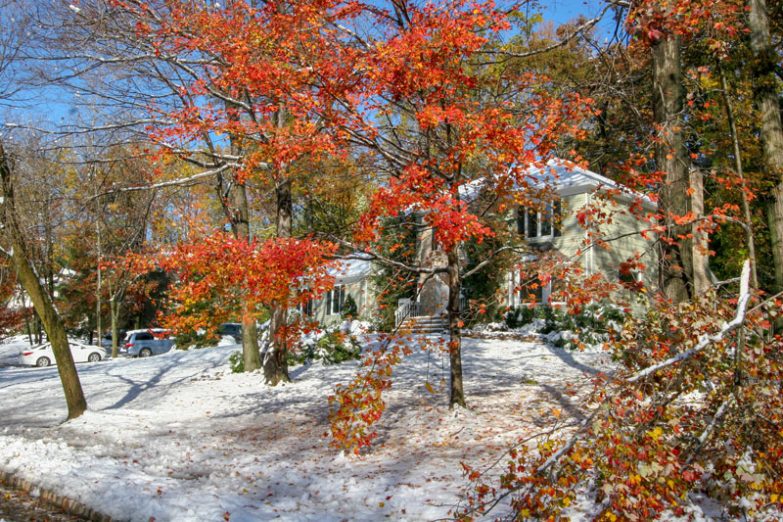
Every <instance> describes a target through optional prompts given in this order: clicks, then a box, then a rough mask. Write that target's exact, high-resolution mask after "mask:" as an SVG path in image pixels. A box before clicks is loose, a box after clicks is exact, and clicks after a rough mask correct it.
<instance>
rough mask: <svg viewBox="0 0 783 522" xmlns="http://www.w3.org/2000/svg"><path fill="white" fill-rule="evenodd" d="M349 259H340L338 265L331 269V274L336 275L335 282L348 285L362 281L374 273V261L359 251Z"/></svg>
mask: <svg viewBox="0 0 783 522" xmlns="http://www.w3.org/2000/svg"><path fill="white" fill-rule="evenodd" d="M354 255H355V256H359V257H353V258H349V259H340V260H339V261H338V262H337V266H336V267H334V268H332V269H331V270H329V273H330V275H332V276H334V278H335V283H338V284H343V285H348V284H351V283H356V282H358V281H362V280H363V279H365V278H366V277H368V276H369V275H370V274H371V273H372V262H371V260H370V259H366V258H365V257H363V254H361V253H357V254H354Z"/></svg>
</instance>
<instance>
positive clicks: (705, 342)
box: [628, 260, 750, 382]
mask: <svg viewBox="0 0 783 522" xmlns="http://www.w3.org/2000/svg"><path fill="white" fill-rule="evenodd" d="M749 300H750V261H748V260H745V263H744V264H743V265H742V276H740V295H739V300H738V302H737V314H736V315H735V316H734V319H732V320H731V321H729V322H728V323H725V324H724V325H723V327H722V328H721V329H720V330H719V331H718V332H717V333H714V334H704V335H702V336H701V338H700V339H699V342H698V343H697V344H696V346H694V347H693V348H691V349H690V350H686V351H684V352H682V353H679V354H677V355H675V356H674V357H670V358H669V359H666V360H665V361H661V362H660V363H658V364H655V365H653V366H650V367H648V368H645V369H644V370H641V371H639V372H636V373H635V374H633V375H632V376H631V377H629V378H628V382H636V381H638V380H640V379H643V378H645V377H647V376H648V375H651V374H653V373H655V372H657V371H658V370H661V369H663V368H666V367H667V366H671V365H672V364H676V363H678V362H680V361H684V360H686V359H689V358H691V357H693V356H694V355H696V354H697V353H699V352H701V351H702V350H704V349H705V348H707V347H708V346H709V345H711V344H713V343H716V342H718V341H721V340H722V339H723V338H724V337H726V334H728V333H730V332H732V331H734V330H736V329H737V328H739V327H740V326H742V324H743V323H744V322H745V315H746V311H747V308H748V301H749Z"/></svg>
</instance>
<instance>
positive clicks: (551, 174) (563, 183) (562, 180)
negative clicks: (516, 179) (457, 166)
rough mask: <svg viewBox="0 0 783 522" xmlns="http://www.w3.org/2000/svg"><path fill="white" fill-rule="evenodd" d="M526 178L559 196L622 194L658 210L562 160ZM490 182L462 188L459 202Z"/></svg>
mask: <svg viewBox="0 0 783 522" xmlns="http://www.w3.org/2000/svg"><path fill="white" fill-rule="evenodd" d="M526 174H527V175H528V176H530V177H531V178H533V179H536V180H538V184H539V185H541V186H538V187H534V188H542V186H544V185H552V186H554V188H555V191H556V192H557V193H558V194H559V195H560V196H571V195H574V194H583V193H585V192H592V191H593V190H595V189H596V188H598V187H604V188H609V189H615V190H619V191H621V192H622V193H623V194H624V195H625V196H626V197H627V198H629V199H637V198H638V199H641V200H642V202H643V203H644V205H645V206H647V207H649V208H655V206H656V204H655V202H653V201H652V200H651V199H650V198H649V197H647V196H645V195H644V194H642V193H640V192H637V191H635V190H633V189H631V188H629V187H626V186H625V185H622V184H620V183H617V182H616V181H613V180H611V179H609V178H607V177H605V176H602V175H600V174H598V173H596V172H593V171H590V170H587V169H584V168H582V167H580V166H579V165H577V164H576V163H574V162H572V161H568V160H564V159H560V158H552V159H550V160H549V161H547V163H546V165H545V166H543V167H535V166H531V167H529V168H528V169H527V172H526ZM486 184H487V179H486V178H480V179H476V180H473V181H470V182H468V183H465V184H463V185H460V187H459V194H460V199H462V200H463V201H466V202H469V203H470V202H473V201H475V199H476V198H477V197H478V195H479V194H480V193H481V191H482V189H483V188H484V187H485V186H486Z"/></svg>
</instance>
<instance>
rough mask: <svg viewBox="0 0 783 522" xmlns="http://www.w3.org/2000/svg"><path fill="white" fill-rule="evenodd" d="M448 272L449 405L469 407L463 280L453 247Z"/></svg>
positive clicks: (456, 252) (456, 249) (456, 251)
mask: <svg viewBox="0 0 783 522" xmlns="http://www.w3.org/2000/svg"><path fill="white" fill-rule="evenodd" d="M447 273H448V276H449V304H448V308H447V311H448V316H449V363H450V364H449V366H450V368H451V374H450V379H449V407H450V408H453V407H454V406H462V407H463V408H466V407H467V404H466V403H465V390H464V389H463V387H462V332H461V331H460V309H459V302H460V292H461V290H462V281H461V280H460V265H459V250H458V247H456V246H455V247H454V248H452V249H451V250H450V251H449V253H448V265H447Z"/></svg>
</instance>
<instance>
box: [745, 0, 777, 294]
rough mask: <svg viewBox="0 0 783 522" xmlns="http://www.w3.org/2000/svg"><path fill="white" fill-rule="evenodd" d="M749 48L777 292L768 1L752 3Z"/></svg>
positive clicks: (772, 63) (773, 85)
mask: <svg viewBox="0 0 783 522" xmlns="http://www.w3.org/2000/svg"><path fill="white" fill-rule="evenodd" d="M748 27H749V29H750V46H751V49H752V50H753V58H754V59H753V63H752V68H753V97H754V100H755V103H756V107H757V110H758V112H759V114H758V120H759V126H760V128H761V143H762V148H763V151H764V164H765V166H766V168H767V176H768V179H769V180H770V181H772V183H773V186H774V188H773V189H772V193H771V194H770V203H769V205H768V207H767V217H768V222H769V231H770V239H771V243H772V245H771V246H772V261H773V263H774V265H775V288H774V289H773V290H774V291H777V292H779V291H781V290H783V123H781V118H780V106H779V102H778V83H777V79H776V78H775V66H776V64H777V58H778V56H777V54H776V53H775V49H774V47H773V46H772V39H771V37H770V30H769V13H768V10H767V2H766V0H750V16H749V17H748Z"/></svg>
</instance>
